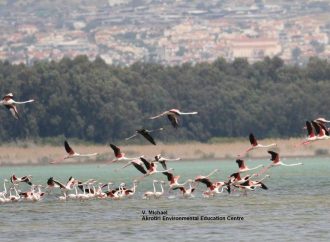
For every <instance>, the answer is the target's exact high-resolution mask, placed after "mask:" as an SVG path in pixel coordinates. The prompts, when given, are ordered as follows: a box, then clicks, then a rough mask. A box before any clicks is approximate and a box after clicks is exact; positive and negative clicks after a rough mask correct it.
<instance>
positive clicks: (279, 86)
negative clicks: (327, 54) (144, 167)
mask: <svg viewBox="0 0 330 242" xmlns="http://www.w3.org/2000/svg"><path fill="white" fill-rule="evenodd" d="M329 90H330V64H329V62H328V61H326V60H322V59H318V58H311V59H310V60H309V62H308V63H307V64H306V65H305V66H302V67H299V66H292V65H285V64H284V62H283V60H281V59H280V58H278V57H274V58H265V59H264V60H263V61H260V62H256V63H253V64H250V63H249V62H248V61H247V60H246V59H235V60H234V61H232V62H227V61H226V60H224V59H222V58H219V59H217V60H216V61H214V62H213V63H198V64H190V63H186V64H182V65H177V66H166V65H160V64H155V63H135V64H133V65H131V66H129V67H123V66H114V65H107V64H106V63H105V62H104V61H103V60H102V59H101V58H96V59H95V60H94V61H91V60H89V59H88V58H87V57H86V56H78V57H76V58H74V59H68V58H63V59H62V60H61V61H59V62H53V61H51V62H48V61H39V62H35V63H34V64H33V65H32V66H27V65H24V64H20V65H13V64H10V63H9V62H7V61H1V62H0V91H1V93H2V94H3V95H5V94H7V93H9V92H12V93H13V94H14V99H15V100H17V101H19V100H24V99H30V98H34V99H35V100H36V101H35V102H34V103H31V104H27V105H18V106H17V108H18V111H19V113H20V114H21V115H20V117H21V118H20V120H15V119H13V117H12V116H11V115H10V113H8V110H6V109H5V108H2V109H1V110H0V120H1V125H0V141H1V142H6V141H11V140H21V139H37V138H48V137H57V136H65V137H67V138H77V139H80V140H86V141H91V142H96V143H105V142H109V141H122V140H123V139H124V138H125V137H128V136H130V135H131V134H133V133H134V131H135V130H136V129H138V128H142V127H144V128H147V129H152V128H158V127H164V128H165V131H163V132H160V133H158V134H155V135H156V140H157V139H158V140H161V141H163V142H172V141H191V140H193V141H202V142H207V141H209V140H210V139H212V138H214V137H248V134H249V133H250V132H253V133H254V134H255V135H256V136H257V137H260V138H264V137H282V138H286V137H292V136H302V135H304V132H305V131H303V130H302V127H303V126H304V122H305V120H310V119H313V118H316V117H318V116H323V117H325V118H330V115H329V112H328V109H329V107H328V104H329V103H330V95H329V94H328V91H329ZM172 108H178V109H180V110H182V111H188V112H189V111H198V112H199V115H193V116H185V117H182V119H181V124H180V125H181V127H180V128H179V129H177V130H175V129H173V128H172V127H171V125H170V123H169V122H168V120H167V119H166V117H164V118H161V119H157V120H149V119H148V117H151V116H154V115H157V114H159V113H161V112H163V111H165V110H168V109H172ZM135 142H141V143H144V141H143V140H142V139H141V140H137V141H135Z"/></svg>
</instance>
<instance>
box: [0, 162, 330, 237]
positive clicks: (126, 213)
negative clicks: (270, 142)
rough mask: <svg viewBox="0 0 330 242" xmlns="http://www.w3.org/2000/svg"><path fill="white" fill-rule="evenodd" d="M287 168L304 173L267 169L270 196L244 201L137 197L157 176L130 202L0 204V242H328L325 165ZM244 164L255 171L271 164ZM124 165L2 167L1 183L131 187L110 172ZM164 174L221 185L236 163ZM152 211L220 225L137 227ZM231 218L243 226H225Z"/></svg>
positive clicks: (132, 174)
mask: <svg viewBox="0 0 330 242" xmlns="http://www.w3.org/2000/svg"><path fill="white" fill-rule="evenodd" d="M285 162H286V163H297V162H303V163H304V166H296V167H276V168H272V169H271V170H269V172H268V174H270V175H271V177H270V179H269V180H267V181H265V183H266V184H267V186H268V187H269V190H268V191H264V190H258V191H255V192H251V193H249V194H248V196H241V195H240V194H239V193H237V192H236V193H233V194H231V195H227V194H225V193H223V194H220V195H219V196H217V197H215V198H212V199H206V198H203V197H202V196H201V191H202V190H204V186H202V185H200V186H199V187H198V189H197V192H196V194H195V198H192V199H182V198H180V197H179V196H177V197H174V196H173V195H172V196H171V197H170V198H168V196H166V197H164V198H162V199H158V200H143V199H142V194H143V193H144V192H145V191H146V190H152V180H153V179H154V178H156V179H165V176H164V175H161V174H156V175H155V176H153V177H147V178H145V179H144V180H143V181H142V182H140V184H139V186H138V189H137V193H136V194H135V196H134V197H133V198H132V199H127V200H121V201H111V200H88V201H66V202H63V201H58V200H56V198H57V196H59V195H60V192H55V193H53V194H51V195H49V196H48V197H47V198H45V199H44V200H43V201H41V202H34V203H32V202H18V203H10V204H0V211H1V220H0V234H1V237H0V241H19V240H25V241H45V239H47V241H115V240H124V241H141V240H146V241H200V240H206V241H235V240H236V241H252V240H253V241H260V240H267V239H268V240H269V241H306V240H312V241H329V240H330V233H329V222H330V179H329V171H330V158H326V157H325V158H304V159H286V160H285ZM247 163H248V165H249V166H251V167H253V166H254V165H259V164H265V165H266V164H268V163H269V161H267V159H264V160H260V161H256V160H253V161H249V160H247ZM121 165H122V164H121ZM121 165H119V164H113V165H103V164H100V165H97V164H89V165H48V166H20V167H1V169H0V179H1V181H2V180H3V178H9V177H10V175H11V174H14V173H15V174H16V175H18V176H23V175H27V174H31V175H33V182H34V183H35V184H46V181H47V179H48V178H49V177H50V176H53V177H54V178H55V179H58V180H60V181H63V182H64V181H66V180H67V179H68V177H69V176H71V175H72V176H74V177H75V178H77V179H80V180H85V179H89V178H95V179H97V180H98V181H100V182H107V181H110V180H111V181H113V182H115V183H116V184H117V185H118V184H119V183H120V182H126V184H127V185H128V186H130V185H131V180H132V179H134V178H136V177H139V176H140V174H139V172H138V171H137V170H135V168H134V167H132V166H131V167H127V168H126V169H123V170H119V171H117V172H116V171H114V170H115V169H116V168H118V167H120V166H121ZM169 166H170V167H173V168H174V169H175V170H174V172H175V174H180V175H181V178H180V181H185V180H186V179H187V178H194V177H195V176H197V175H206V174H208V173H209V172H210V171H212V170H213V169H215V168H219V169H220V172H219V173H218V174H216V175H214V176H213V177H212V178H213V180H216V179H219V180H225V178H226V177H227V176H228V175H229V174H231V173H233V172H234V171H235V170H236V165H235V163H234V162H233V161H221V162H219V161H179V162H172V163H170V162H169ZM25 188H27V187H23V186H22V187H21V189H22V190H23V189H25ZM0 190H2V184H1V189H0ZM174 194H175V193H174ZM149 210H156V211H167V213H168V216H176V217H180V216H198V217H200V216H220V217H225V220H217V221H201V220H198V221H162V220H157V221H142V216H143V214H142V212H143V211H146V213H148V211H149ZM228 216H238V217H243V218H244V220H243V221H238V220H228V219H227V217H228Z"/></svg>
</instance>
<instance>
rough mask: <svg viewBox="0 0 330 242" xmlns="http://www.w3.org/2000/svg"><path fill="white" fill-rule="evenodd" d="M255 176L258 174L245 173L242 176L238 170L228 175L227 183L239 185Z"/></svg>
mask: <svg viewBox="0 0 330 242" xmlns="http://www.w3.org/2000/svg"><path fill="white" fill-rule="evenodd" d="M256 176H258V175H257V174H253V175H246V176H244V177H241V175H240V172H235V173H233V174H231V175H230V176H229V178H230V180H229V184H230V185H233V186H235V185H241V184H243V183H245V182H247V181H249V180H250V179H252V178H253V177H256Z"/></svg>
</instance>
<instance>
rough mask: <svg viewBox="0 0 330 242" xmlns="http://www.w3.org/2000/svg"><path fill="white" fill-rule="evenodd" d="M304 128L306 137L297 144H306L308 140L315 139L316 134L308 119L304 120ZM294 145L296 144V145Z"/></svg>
mask: <svg viewBox="0 0 330 242" xmlns="http://www.w3.org/2000/svg"><path fill="white" fill-rule="evenodd" d="M305 127H306V129H307V137H306V138H305V140H304V141H303V142H301V143H300V144H298V145H306V144H309V143H310V142H313V141H316V135H315V133H314V130H313V126H312V124H311V123H310V122H309V121H306V126H305ZM298 145H296V146H298Z"/></svg>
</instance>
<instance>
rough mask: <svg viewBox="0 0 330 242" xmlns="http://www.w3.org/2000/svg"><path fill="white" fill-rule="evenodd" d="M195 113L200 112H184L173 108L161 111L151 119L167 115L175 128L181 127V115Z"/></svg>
mask: <svg viewBox="0 0 330 242" xmlns="http://www.w3.org/2000/svg"><path fill="white" fill-rule="evenodd" d="M194 114H198V112H189V113H184V112H181V111H180V110H178V109H171V110H168V111H165V112H163V113H161V114H159V115H157V116H154V117H150V118H149V119H156V118H159V117H162V116H164V115H166V116H167V118H168V119H169V120H170V122H171V124H172V126H173V127H174V128H178V127H179V117H180V116H181V115H194Z"/></svg>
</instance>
